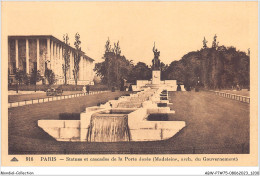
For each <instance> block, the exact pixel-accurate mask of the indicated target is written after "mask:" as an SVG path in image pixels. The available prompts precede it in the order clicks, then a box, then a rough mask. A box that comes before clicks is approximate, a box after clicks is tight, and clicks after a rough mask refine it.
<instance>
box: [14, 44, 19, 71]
mask: <svg viewBox="0 0 260 176" xmlns="http://www.w3.org/2000/svg"><path fill="white" fill-rule="evenodd" d="M15 64H16V68H19V63H18V40H17V39H16V40H15Z"/></svg>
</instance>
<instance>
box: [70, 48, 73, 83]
mask: <svg viewBox="0 0 260 176" xmlns="http://www.w3.org/2000/svg"><path fill="white" fill-rule="evenodd" d="M72 63H73V51H72V50H71V51H70V79H73V71H72V70H73V66H72Z"/></svg>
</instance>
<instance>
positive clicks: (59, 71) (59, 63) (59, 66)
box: [58, 45, 62, 76]
mask: <svg viewBox="0 0 260 176" xmlns="http://www.w3.org/2000/svg"><path fill="white" fill-rule="evenodd" d="M60 50H61V45H59V46H58V53H59V59H58V61H59V62H58V73H59V76H61V75H62V74H61V67H62V65H61V57H60V55H61V54H60V53H61V52H60Z"/></svg>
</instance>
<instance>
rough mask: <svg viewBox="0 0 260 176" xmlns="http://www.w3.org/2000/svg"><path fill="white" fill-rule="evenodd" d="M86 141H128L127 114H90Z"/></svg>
mask: <svg viewBox="0 0 260 176" xmlns="http://www.w3.org/2000/svg"><path fill="white" fill-rule="evenodd" d="M87 141H88V142H121V141H130V133H129V128H128V118H127V115H123V114H120V115H119V114H115V115H111V114H109V115H107V114H95V115H92V117H91V121H90V126H89V130H88V134H87Z"/></svg>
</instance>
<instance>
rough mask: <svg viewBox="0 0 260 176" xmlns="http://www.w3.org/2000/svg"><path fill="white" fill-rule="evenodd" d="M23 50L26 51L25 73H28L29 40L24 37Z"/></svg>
mask: <svg viewBox="0 0 260 176" xmlns="http://www.w3.org/2000/svg"><path fill="white" fill-rule="evenodd" d="M25 52H26V73H27V74H29V73H30V68H29V65H30V64H29V62H30V61H29V41H28V39H26V49H25Z"/></svg>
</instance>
